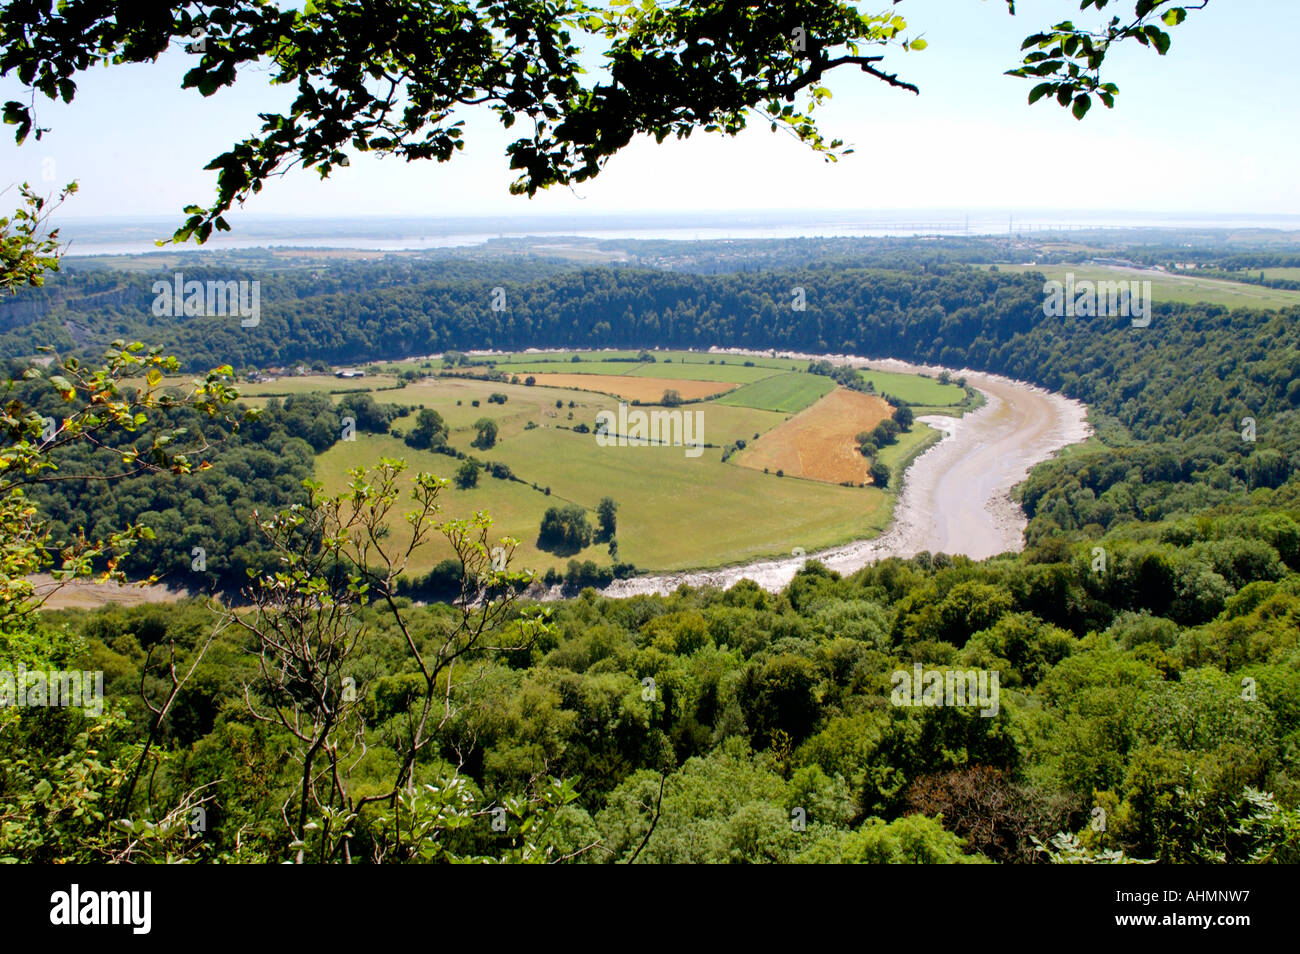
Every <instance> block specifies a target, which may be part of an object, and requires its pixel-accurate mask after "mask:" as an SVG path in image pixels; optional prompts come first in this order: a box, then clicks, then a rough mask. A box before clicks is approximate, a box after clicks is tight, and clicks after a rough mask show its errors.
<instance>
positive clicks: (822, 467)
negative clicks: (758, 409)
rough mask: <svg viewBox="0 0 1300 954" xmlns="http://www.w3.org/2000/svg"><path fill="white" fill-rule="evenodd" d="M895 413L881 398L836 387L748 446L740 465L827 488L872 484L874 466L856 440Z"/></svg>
mask: <svg viewBox="0 0 1300 954" xmlns="http://www.w3.org/2000/svg"><path fill="white" fill-rule="evenodd" d="M892 413H893V408H891V407H890V406H889V405H888V404H887V403H886V402H885V401H884V400H883V399H882V398H879V397H877V396H876V395H874V394H863V393H862V392H861V391H850V390H849V389H848V388H836V389H835V390H834V391H832V392H831V393H830V394H827V395H826V396H825V397H823V398H822V399H821V400H819V401H818V402H817V403H815V404H813V405H811V406H810V407H807V408H804V410H802V411H800V412H799V413H798V414H796V415H795V416H794V417H792V418H790V419H789V420H788V421H783V422H782V423H780V424H778V425H777V426H776V427H774V428H772V430H770V431H768V432H767V433H766V434H764V435H763V436H762V437H760V438H759V439H758V440H757V441H755V442H754V443H752V444H750V445H749V446H748V447H746V448H745V450H744V451H742V452H741V453H740V454H739V455H737V456H736V458H735V461H736V463H738V464H740V465H741V466H742V467H752V468H754V469H756V470H762V469H763V468H764V467H766V468H767V469H768V470H769V471H770V472H771V473H774V474H775V473H776V472H777V471H778V470H780V471H784V472H785V475H786V476H787V477H806V478H807V479H809V480H822V481H826V482H828V483H834V484H838V483H842V482H844V481H846V480H851V481H852V482H853V483H855V484H864V483H869V482H870V478H869V477H868V476H867V467H868V466H870V464H871V461H869V460H867V458H865V457H863V456H862V454H861V453H859V451H858V444H857V441H855V440H854V437H855V436H856V435H857V434H858V433H859V432H860V431H869V430H871V429H872V428H873V427H875V426H876V425H877V424H879V423H880V422H881V421H883V420H884V419H885V418H887V417H889V415H890V414H892Z"/></svg>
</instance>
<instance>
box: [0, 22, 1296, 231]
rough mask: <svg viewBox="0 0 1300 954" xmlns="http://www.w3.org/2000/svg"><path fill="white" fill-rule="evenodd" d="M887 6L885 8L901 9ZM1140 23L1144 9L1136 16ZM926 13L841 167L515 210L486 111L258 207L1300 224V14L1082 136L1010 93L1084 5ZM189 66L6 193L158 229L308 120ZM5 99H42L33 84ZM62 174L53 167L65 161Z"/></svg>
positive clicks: (20, 173) (773, 167) (142, 71)
mask: <svg viewBox="0 0 1300 954" xmlns="http://www.w3.org/2000/svg"><path fill="white" fill-rule="evenodd" d="M884 5H885V4H884V2H883V0H878V2H877V3H876V4H872V3H867V4H864V7H865V8H874V7H877V6H881V7H883V6H884ZM1128 6H1129V11H1130V12H1131V10H1132V4H1131V3H1129V5H1128ZM1018 9H1019V11H1020V12H1019V15H1018V16H1016V17H1014V18H1013V17H1010V16H1008V15H1007V13H1006V5H1005V4H1004V3H1003V2H1002V0H905V2H903V3H901V4H899V6H898V11H899V12H900V13H902V14H903V15H905V16H906V17H907V19H908V21H909V26H910V27H911V29H912V31H913V32H919V33H922V34H923V35H924V36H925V37H926V39H927V40H928V42H929V47H928V49H926V50H925V51H923V52H920V53H903V52H901V51H897V52H896V53H895V54H894V55H892V57H891V62H889V63H887V65H890V66H892V67H893V68H895V69H898V70H899V71H900V72H901V73H902V75H903V77H904V78H906V79H910V80H912V81H914V82H916V83H917V84H919V85H920V86H921V95H920V96H919V97H917V96H914V95H912V94H911V93H907V92H904V91H901V90H895V89H890V88H887V87H886V86H884V85H883V84H881V83H879V82H877V81H873V80H871V79H870V78H868V77H866V76H865V75H863V74H861V73H851V72H848V71H844V72H843V73H840V74H833V75H832V77H831V82H830V85H831V88H832V89H833V90H834V91H835V100H834V102H833V104H831V106H830V107H829V108H827V109H825V110H824V111H823V112H822V113H821V116H822V123H823V129H824V130H825V131H826V132H827V133H828V134H831V135H834V136H839V137H840V138H842V139H844V140H846V141H847V142H848V143H850V144H852V145H853V146H854V147H855V148H856V149H857V151H856V153H855V154H853V155H851V156H849V157H847V158H846V159H844V160H842V161H841V162H839V163H838V164H834V165H828V164H826V163H824V162H823V161H822V159H821V158H820V157H818V156H817V155H815V154H813V153H812V152H810V151H809V150H807V149H806V148H805V147H803V146H801V145H800V144H799V143H798V142H796V141H794V140H793V139H792V138H791V137H789V136H788V135H785V134H783V133H777V134H773V133H771V132H769V131H768V129H767V127H766V125H763V124H761V123H757V124H756V126H755V128H753V129H751V130H750V131H748V132H747V133H745V134H744V135H742V136H740V137H738V138H735V139H728V138H724V137H720V136H706V135H704V134H702V133H697V134H696V135H695V136H692V137H691V139H690V140H687V141H685V142H676V141H670V142H666V143H665V144H663V145H655V144H654V142H653V141H652V140H646V141H638V142H634V143H633V145H632V146H631V147H629V148H628V149H627V150H625V151H624V153H623V154H621V155H619V156H617V157H615V158H614V159H613V160H612V161H611V162H610V163H609V165H608V166H607V168H606V170H605V172H603V173H602V174H601V176H600V177H599V178H598V179H596V180H595V181H593V182H589V183H586V184H583V185H581V186H578V187H575V188H574V189H572V190H569V189H563V188H559V189H552V190H550V192H549V193H547V194H545V195H542V196H540V197H538V198H536V199H534V200H531V201H530V200H527V199H524V198H519V197H512V196H510V195H509V194H508V192H507V185H508V183H509V181H510V179H511V175H510V172H509V170H508V168H507V162H506V159H505V155H504V145H505V143H507V142H508V141H509V139H510V138H511V137H510V135H509V134H508V133H507V132H506V131H504V130H502V129H501V128H500V127H499V126H498V125H497V123H496V120H495V118H494V117H493V116H492V114H490V113H487V112H478V113H473V114H468V115H467V116H466V118H467V119H468V120H469V129H468V134H467V139H468V141H467V144H466V148H465V150H464V151H463V152H462V153H461V154H460V155H459V156H457V157H456V158H455V159H454V160H453V161H452V162H450V163H448V164H444V165H438V164H435V163H432V162H421V163H415V164H409V165H408V164H403V163H400V162H397V161H393V160H378V159H374V158H372V157H361V158H358V159H357V160H356V161H355V162H354V163H353V164H352V166H351V167H350V168H348V169H341V170H339V171H338V172H336V173H335V174H334V176H332V177H331V178H330V179H329V180H326V181H324V182H322V181H321V180H320V179H319V177H318V176H317V175H316V174H315V173H314V172H310V171H307V172H303V171H295V172H293V173H291V174H290V175H288V176H286V177H284V178H282V179H280V180H277V181H273V182H272V183H271V184H270V185H269V186H268V187H267V189H266V190H265V191H264V192H263V193H262V195H261V196H257V197H254V198H253V200H251V201H250V202H249V203H248V205H247V206H246V207H245V209H246V211H247V212H248V213H249V214H254V215H259V216H260V215H362V214H370V213H373V214H382V215H457V216H459V215H475V214H494V215H496V214H501V213H512V214H521V215H526V214H531V213H582V212H599V213H605V212H623V211H638V210H653V211H665V210H670V209H693V210H757V209H774V208H780V209H799V208H808V209H850V208H862V209H872V208H879V209H897V208H959V209H960V208H965V209H972V210H978V209H1003V208H1016V209H1034V208H1040V209H1061V208H1070V209H1089V210H1116V211H1128V212H1135V211H1155V212H1171V211H1189V212H1225V213H1292V214H1295V213H1300V184H1298V180H1297V174H1296V172H1297V161H1296V160H1297V155H1300V150H1298V147H1300V115H1298V112H1300V110H1298V108H1297V104H1298V103H1300V70H1297V69H1296V42H1297V39H1300V29H1298V28H1300V0H1231V2H1229V0H1211V3H1210V5H1209V7H1208V8H1207V9H1206V10H1205V11H1202V12H1200V13H1194V14H1193V15H1192V16H1190V17H1189V19H1188V21H1187V23H1185V24H1184V25H1183V26H1181V27H1179V28H1177V29H1176V30H1174V31H1173V36H1174V43H1173V48H1172V50H1171V51H1170V53H1169V55H1168V56H1166V57H1163V58H1161V57H1158V56H1156V54H1155V53H1154V52H1153V51H1150V50H1144V49H1141V48H1135V49H1134V50H1132V51H1124V52H1123V53H1117V54H1116V55H1115V56H1114V62H1113V63H1110V64H1109V65H1108V67H1107V74H1106V78H1107V79H1109V80H1111V81H1113V82H1115V83H1117V84H1119V86H1120V89H1121V95H1120V97H1119V101H1118V103H1117V106H1116V108H1115V109H1114V110H1113V111H1112V110H1105V109H1102V108H1101V107H1100V106H1099V105H1098V106H1095V107H1094V109H1093V111H1092V114H1091V115H1090V116H1089V117H1088V118H1087V119H1086V120H1085V121H1084V122H1082V123H1079V122H1076V121H1075V120H1074V119H1073V118H1072V117H1070V116H1069V114H1068V113H1067V112H1066V111H1065V110H1062V109H1060V108H1059V107H1056V106H1052V105H1047V104H1042V103H1040V104H1038V105H1036V106H1034V107H1032V108H1031V107H1029V106H1027V105H1026V103H1025V96H1026V94H1027V93H1028V90H1029V85H1028V84H1027V82H1026V81H1024V80H1019V79H1015V78H1013V77H1007V76H1003V75H1002V72H1003V70H1005V69H1007V68H1009V67H1011V66H1013V65H1015V63H1016V61H1017V59H1018V48H1019V44H1020V41H1021V39H1022V38H1023V37H1024V36H1025V35H1026V34H1028V33H1030V32H1033V31H1034V30H1036V29H1038V28H1040V27H1043V26H1046V25H1048V24H1049V23H1053V22H1056V20H1058V19H1062V18H1064V17H1065V16H1071V15H1072V16H1073V18H1074V19H1075V20H1076V22H1085V21H1086V18H1085V17H1083V16H1081V15H1079V13H1078V2H1077V0H1072V2H1071V0H1020V2H1019V3H1018ZM187 59H188V57H187V55H186V54H185V53H183V52H180V51H176V52H173V53H170V54H168V56H166V57H165V58H163V59H162V60H160V61H159V62H158V63H157V64H153V65H145V66H132V67H114V68H112V69H105V70H102V71H95V72H92V73H90V74H83V75H82V76H80V77H79V78H78V83H79V86H80V91H79V94H78V96H77V99H76V101H75V102H74V103H73V104H72V105H70V106H63V105H61V104H54V103H50V102H47V101H43V100H42V101H39V102H38V109H39V112H38V117H39V121H40V123H41V124H42V125H46V126H52V127H53V129H54V131H53V132H52V133H50V134H49V135H47V137H46V138H45V140H44V141H42V142H39V143H38V142H35V141H34V140H32V141H29V142H28V144H27V145H25V146H23V147H22V148H18V147H16V146H15V145H14V144H13V141H12V138H11V137H8V136H6V138H5V139H4V141H3V142H2V143H0V187H2V186H7V185H9V184H11V183H13V182H15V181H20V180H22V179H29V180H31V181H32V182H33V183H41V184H42V185H45V186H46V187H47V188H52V187H53V183H50V182H48V181H46V182H42V173H43V172H47V171H49V172H52V173H53V175H54V177H55V178H56V179H57V181H58V182H59V183H62V182H64V181H66V180H69V179H73V178H75V179H78V180H79V181H80V183H81V193H80V194H79V195H78V196H77V197H76V198H75V199H74V200H73V202H72V203H71V204H70V205H69V206H68V207H67V208H66V209H65V212H66V214H68V215H69V216H78V217H79V216H117V215H158V214H173V213H178V212H179V210H180V208H181V207H182V206H183V205H185V204H187V203H189V202H196V201H206V200H207V199H208V198H209V196H210V195H211V188H212V174H211V173H206V172H203V171H202V167H203V165H205V164H206V162H207V161H208V160H209V159H210V158H212V157H213V156H215V155H217V154H218V153H219V152H221V151H223V150H224V148H226V147H227V146H229V145H230V144H231V143H232V142H234V141H235V140H236V139H238V138H240V137H242V136H243V135H245V134H246V133H248V132H250V131H253V130H255V129H256V128H257V121H256V115H255V114H256V110H257V109H258V108H266V107H267V106H268V105H274V104H276V103H279V102H285V101H287V93H286V92H285V91H282V90H280V91H276V90H272V89H270V88H269V87H268V86H267V85H266V83H265V80H264V75H265V74H259V73H257V72H254V71H249V72H247V73H246V74H244V75H243V76H242V77H241V80H240V82H239V84H238V85H237V87H236V88H235V89H234V90H229V91H223V92H222V93H219V94H217V95H216V96H214V97H212V98H209V99H207V100H204V99H203V98H202V97H200V96H199V95H198V94H197V93H195V92H193V91H182V90H181V89H180V88H179V84H180V77H181V75H182V73H183V72H184V70H185V69H186V63H187ZM0 96H3V97H4V98H5V99H10V98H25V97H22V96H21V90H20V88H19V87H18V84H17V83H16V81H14V80H13V79H12V78H10V79H8V80H6V81H4V82H0ZM51 160H52V162H51Z"/></svg>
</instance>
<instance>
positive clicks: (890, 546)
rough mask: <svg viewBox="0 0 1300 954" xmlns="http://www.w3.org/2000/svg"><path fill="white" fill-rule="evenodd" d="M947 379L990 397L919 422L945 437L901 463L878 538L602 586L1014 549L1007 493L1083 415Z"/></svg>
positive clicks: (1070, 407)
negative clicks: (966, 410) (897, 490)
mask: <svg viewBox="0 0 1300 954" xmlns="http://www.w3.org/2000/svg"><path fill="white" fill-rule="evenodd" d="M727 353H733V352H727ZM736 353H738V352H736ZM782 356H783V357H784V356H786V355H784V354H783V355H782ZM793 357H797V358H815V357H823V356H819V355H793ZM825 357H829V358H831V360H834V361H837V362H841V363H847V364H854V365H857V366H859V367H871V368H876V369H879V370H883V371H908V372H917V371H926V372H927V373H930V374H937V373H938V372H939V371H940V370H941V369H939V368H932V367H918V366H915V365H909V364H906V363H904V362H901V361H892V360H887V361H865V360H863V359H860V358H852V357H847V356H844V355H827V356H825ZM953 376H954V377H962V376H964V377H965V378H966V380H967V383H969V384H970V385H971V386H972V387H975V388H978V389H979V390H980V391H981V392H983V394H984V396H985V397H986V398H987V401H988V403H987V404H985V406H984V407H982V408H980V409H979V410H977V411H974V412H972V413H970V414H967V415H966V416H965V417H963V418H960V419H955V418H950V417H934V416H923V417H921V418H920V420H921V421H923V422H925V423H927V424H929V425H931V426H932V427H936V428H938V429H940V430H942V431H944V432H945V435H946V436H945V437H944V439H943V440H941V441H940V442H939V443H937V444H935V445H934V446H933V447H931V448H930V449H929V450H928V451H926V452H925V453H924V454H922V455H921V456H920V457H919V458H917V459H916V461H914V462H913V464H912V466H911V467H909V468H908V470H907V474H906V476H905V478H904V483H903V491H902V493H901V494H900V495H899V500H898V504H897V506H896V508H895V510H894V523H893V525H892V526H891V527H890V529H889V530H888V531H886V532H885V533H884V534H882V535H881V536H879V537H877V538H875V539H874V540H863V541H859V542H857V543H850V544H846V545H845V546H841V547H835V548H834V549H831V550H825V551H822V552H820V553H815V554H812V553H810V554H808V555H807V556H806V557H805V556H799V557H787V558H784V559H780V560H764V561H758V562H755V563H751V564H747V565H745V566H738V567H727V568H724V569H721V570H702V571H698V572H686V573H672V574H666V575H662V576H645V577H637V578H636V579H632V580H620V581H618V582H616V583H614V584H613V585H612V586H610V587H609V588H607V589H606V590H605V595H607V596H631V595H633V594H637V593H670V592H672V591H673V590H674V589H676V588H677V587H678V586H679V585H681V584H683V583H685V584H687V585H689V586H705V585H713V586H721V587H728V586H731V585H732V584H734V583H736V582H737V581H739V580H741V579H745V578H748V579H751V580H754V581H755V582H756V583H758V584H759V585H760V586H762V587H764V588H765V589H769V590H778V589H780V588H781V587H783V586H785V584H786V583H788V582H789V581H790V579H791V578H792V577H793V576H794V574H795V572H796V571H797V570H798V568H799V567H800V566H801V565H802V564H803V562H804V560H805V559H807V558H808V557H816V558H817V559H818V560H821V561H822V562H823V563H825V564H826V565H827V566H828V567H830V568H831V569H833V570H836V571H838V572H840V573H851V572H853V571H854V570H857V569H860V568H861V567H863V566H866V565H867V564H869V563H874V562H875V561H877V560H881V559H884V558H885V557H890V556H903V557H908V556H913V555H915V554H917V553H920V552H921V551H923V550H928V551H930V552H931V553H940V552H942V553H950V554H965V555H967V556H970V557H973V558H975V559H981V558H983V557H988V556H993V555H994V554H997V553H1004V552H1006V551H1008V550H1020V549H1021V547H1022V534H1023V531H1024V527H1025V522H1026V521H1025V515H1024V513H1023V511H1021V509H1020V507H1019V506H1018V505H1017V504H1015V503H1013V502H1012V501H1011V498H1010V497H1009V496H1008V495H1009V493H1010V491H1011V488H1012V487H1014V486H1015V485H1016V484H1018V483H1020V481H1021V480H1023V479H1024V477H1025V475H1026V474H1027V473H1028V472H1029V470H1030V468H1031V467H1033V466H1034V465H1035V464H1038V463H1040V462H1041V461H1044V460H1046V459H1048V458H1049V457H1051V456H1052V455H1053V454H1054V453H1056V452H1057V451H1058V450H1060V449H1061V448H1063V447H1065V446H1067V445H1069V444H1073V443H1076V442H1078V441H1081V440H1084V439H1086V438H1087V436H1088V434H1089V433H1090V432H1091V431H1090V428H1089V426H1088V424H1087V422H1086V420H1085V417H1086V414H1087V409H1086V408H1085V407H1084V406H1083V405H1082V404H1080V403H1079V402H1077V401H1071V400H1069V399H1068V398H1065V397H1062V396H1061V395H1059V394H1053V393H1051V392H1048V391H1044V390H1042V389H1040V388H1036V387H1033V386H1031V385H1028V384H1024V383H1021V382H1019V381H1012V380H1010V379H1008V378H1003V377H999V376H997V375H990V374H982V373H980V372H977V371H965V370H963V371H954V372H953Z"/></svg>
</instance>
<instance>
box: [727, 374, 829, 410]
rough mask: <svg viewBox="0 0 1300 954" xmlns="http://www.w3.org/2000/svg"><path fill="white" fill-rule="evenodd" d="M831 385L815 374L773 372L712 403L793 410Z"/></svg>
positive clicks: (822, 392)
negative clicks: (772, 374) (773, 373)
mask: <svg viewBox="0 0 1300 954" xmlns="http://www.w3.org/2000/svg"><path fill="white" fill-rule="evenodd" d="M834 388H835V382H834V381H832V380H831V379H830V378H827V377H823V376H821V375H817V374H796V373H788V374H775V375H774V376H771V377H767V378H764V379H763V380H761V381H756V382H754V383H753V384H746V385H745V386H744V387H742V388H737V389H736V390H734V391H730V392H728V393H727V394H724V395H723V396H722V397H720V398H718V399H717V400H715V401H714V403H715V404H725V405H733V406H736V407H757V408H764V409H766V410H769V411H783V412H785V413H787V414H793V413H795V412H796V411H802V410H803V409H804V408H806V407H807V406H808V405H809V404H812V403H813V402H814V401H816V400H817V399H818V398H819V397H821V396H822V395H823V394H826V393H828V392H830V391H832V390H834Z"/></svg>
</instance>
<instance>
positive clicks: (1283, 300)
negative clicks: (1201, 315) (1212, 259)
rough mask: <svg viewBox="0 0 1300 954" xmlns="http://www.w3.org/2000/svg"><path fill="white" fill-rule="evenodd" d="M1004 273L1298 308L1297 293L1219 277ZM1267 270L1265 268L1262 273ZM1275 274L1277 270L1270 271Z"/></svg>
mask: <svg viewBox="0 0 1300 954" xmlns="http://www.w3.org/2000/svg"><path fill="white" fill-rule="evenodd" d="M997 267H998V268H999V269H1000V270H1002V271H1004V272H1041V273H1042V274H1043V275H1045V276H1046V277H1047V279H1048V280H1055V281H1058V282H1063V281H1065V276H1066V273H1067V272H1070V273H1073V275H1074V279H1075V281H1080V280H1082V279H1087V280H1088V281H1111V282H1113V281H1149V282H1151V298H1152V300H1153V301H1154V302H1155V303H1156V304H1157V305H1158V304H1160V303H1161V302H1181V303H1183V304H1187V305H1194V304H1196V303H1198V302H1206V303H1208V304H1211V305H1223V306H1224V307H1227V308H1287V307H1290V306H1292V305H1300V291H1285V290H1283V289H1277V288H1266V287H1264V286H1263V285H1250V284H1247V283H1245V282H1233V281H1228V280H1226V279H1222V278H1194V277H1192V276H1190V275H1169V274H1166V273H1164V272H1155V271H1149V270H1147V269H1135V268H1119V267H1112V266H1108V265H999V266H997ZM1265 271H1267V269H1266V270H1265ZM1274 271H1279V269H1274Z"/></svg>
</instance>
